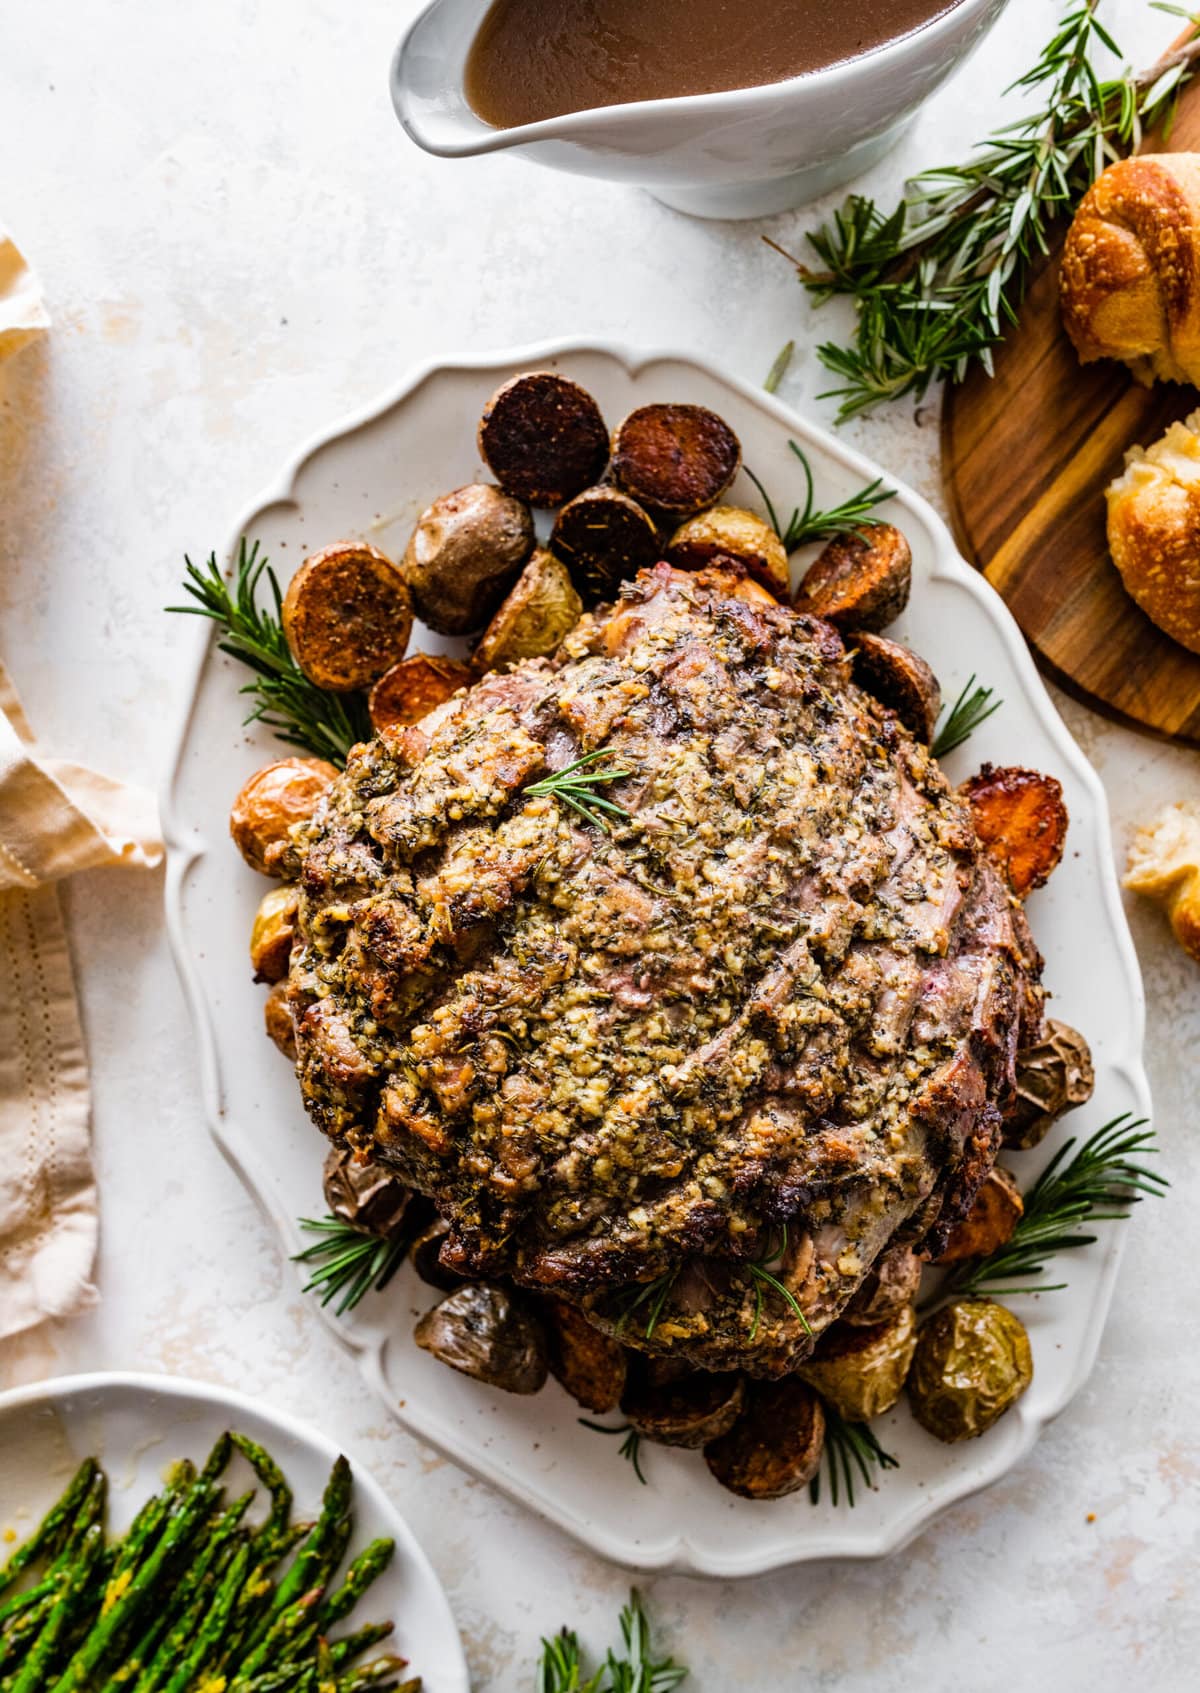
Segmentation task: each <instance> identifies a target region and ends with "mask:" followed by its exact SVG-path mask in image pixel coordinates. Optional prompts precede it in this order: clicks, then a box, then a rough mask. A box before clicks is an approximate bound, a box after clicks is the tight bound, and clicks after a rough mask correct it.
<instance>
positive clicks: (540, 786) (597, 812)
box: [525, 747, 632, 834]
mask: <svg viewBox="0 0 1200 1693" xmlns="http://www.w3.org/2000/svg"><path fill="white" fill-rule="evenodd" d="M608 756H609V749H608V747H600V748H598V749H597V751H595V752H588V753H584V755H583V757H582V758H577V759H575V760H574V762H573V763H571V764H566V765H564V766H563V768H562V769H561V770H556V771H555V772H554V774H553V775H551V776H543V777H542V779H541V781H540V782H531V783H530V784H529V786H528V787H527V788H526V789H525V792H526V793H527V794H536V795H538V796H546V797H550V798H553V799H556V800H558V802H559V804H560V805H565V806H569V807H570V809H571V810H572V811H574V812H575V813H577V815H578V816H580V817H582V818H583V820H584V822H585V823H594V824H595V826H596V827H597V828H598V829H603V830H604V832H605V834H610V833H611V825H610V824H609V821H608V818H609V817H618V818H620V820H621V821H622V822H627V821H628V820H629V813H628V812H627V811H626V809H625V807H624V806H623V805H618V804H617V802H616V800H612V799H606V798H605V797H604V796H603V795H602V794H598V793H597V792H596V789H597V788H598V787H600V786H601V784H602V783H605V782H619V781H621V779H622V778H623V777H625V776H629V775H632V771H629V770H621V769H620V768H619V767H618V766H616V765H612V764H601V763H600V762H599V761H600V760H601V759H604V758H607V757H608ZM606 814H607V815H606Z"/></svg>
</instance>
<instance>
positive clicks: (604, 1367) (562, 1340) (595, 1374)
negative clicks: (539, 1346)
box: [542, 1299, 625, 1411]
mask: <svg viewBox="0 0 1200 1693" xmlns="http://www.w3.org/2000/svg"><path fill="white" fill-rule="evenodd" d="M542 1315H543V1318H544V1319H545V1325H546V1362H547V1364H549V1366H550V1374H551V1375H552V1376H553V1377H554V1378H555V1380H556V1381H559V1382H561V1383H562V1385H563V1387H565V1388H566V1390H567V1392H568V1393H569V1394H570V1395H571V1397H572V1399H574V1400H575V1401H576V1402H577V1403H578V1404H580V1405H582V1406H583V1408H584V1410H585V1411H615V1410H616V1408H617V1406H618V1405H619V1404H620V1403H621V1395H622V1393H623V1392H624V1391H625V1348H624V1347H623V1346H621V1345H619V1344H618V1342H617V1341H615V1340H613V1339H612V1338H611V1337H610V1336H609V1335H606V1334H601V1333H600V1330H599V1329H597V1328H593V1327H592V1325H591V1323H589V1322H588V1320H587V1318H586V1317H585V1316H584V1314H583V1312H582V1311H581V1310H580V1309H579V1307H578V1306H576V1305H569V1304H568V1303H567V1301H566V1300H565V1299H545V1300H543V1301H542Z"/></svg>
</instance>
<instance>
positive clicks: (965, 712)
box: [929, 673, 1004, 758]
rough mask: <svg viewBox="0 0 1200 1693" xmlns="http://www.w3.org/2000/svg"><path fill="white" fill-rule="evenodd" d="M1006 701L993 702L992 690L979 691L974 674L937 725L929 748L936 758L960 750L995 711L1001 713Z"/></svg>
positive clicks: (982, 689) (981, 689) (980, 689)
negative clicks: (957, 748)
mask: <svg viewBox="0 0 1200 1693" xmlns="http://www.w3.org/2000/svg"><path fill="white" fill-rule="evenodd" d="M1003 704H1004V701H1003V700H994V699H993V698H992V689H991V688H977V687H976V686H975V676H974V673H972V675H971V676H970V678H969V679H968V681H967V683H966V685H965V686H964V688H963V691H962V693H961V694H959V696H958V698H957V699H956V700H955V702H954V704H953V705H952V706H950V707H949V708H948V709H947V711H946V712H945V714H944V716H943V718H942V721H941V722H940V723H939V724H938V729H937V734H936V735H935V736H934V737H933V745H932V746H931V747H930V749H929V750H930V752H932V754H933V756H934V757H935V758H945V756H946V754H947V753H951V752H953V751H954V749H955V747H961V746H962V744H963V742H964V741H965V740H967V739H969V737H970V736H971V735H973V734H974V733H975V731H976V729H978V728H979V725H980V724H981V723H986V722H987V720H988V718H989V717H990V716H991V715H992V713H993V712H994V711H999V709H1000V707H1001V706H1002V705H1003Z"/></svg>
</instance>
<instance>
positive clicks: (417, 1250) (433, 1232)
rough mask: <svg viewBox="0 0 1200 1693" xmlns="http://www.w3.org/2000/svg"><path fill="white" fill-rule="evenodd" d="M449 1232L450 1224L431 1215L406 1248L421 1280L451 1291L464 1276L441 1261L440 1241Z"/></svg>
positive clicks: (464, 1279) (459, 1283)
mask: <svg viewBox="0 0 1200 1693" xmlns="http://www.w3.org/2000/svg"><path fill="white" fill-rule="evenodd" d="M449 1232H450V1225H449V1224H448V1223H447V1222H445V1221H444V1220H443V1218H441V1217H437V1216H435V1217H432V1218H431V1219H430V1220H429V1222H427V1223H426V1224H425V1226H424V1228H422V1229H421V1230H420V1231H419V1233H417V1234H416V1235H414V1236H413V1242H412V1245H411V1246H410V1247H409V1249H408V1256H409V1261H410V1262H411V1264H412V1267H413V1269H414V1270H415V1271H416V1272H417V1274H418V1275H419V1276H420V1278H421V1280H422V1281H423V1282H426V1283H427V1284H428V1285H429V1286H430V1287H440V1288H441V1289H442V1290H443V1292H446V1293H452V1292H453V1291H454V1289H455V1288H456V1287H461V1286H462V1285H463V1283H464V1282H465V1281H466V1279H467V1278H466V1276H460V1275H459V1274H458V1272H457V1270H451V1269H448V1268H447V1267H446V1265H445V1264H443V1263H442V1261H441V1256H440V1254H441V1250H442V1242H443V1241H444V1240H445V1238H446V1236H447V1235H448V1234H449Z"/></svg>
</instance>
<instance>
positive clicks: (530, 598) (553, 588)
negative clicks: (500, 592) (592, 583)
mask: <svg viewBox="0 0 1200 1693" xmlns="http://www.w3.org/2000/svg"><path fill="white" fill-rule="evenodd" d="M582 615H583V601H582V600H581V599H580V597H579V595H578V594H577V593H576V592H575V589H574V587H573V586H572V583H571V578H570V577H569V576H568V575H567V567H566V565H565V564H563V562H562V560H561V559H557V558H555V556H554V554H553V553H549V552H546V551H544V550H543V549H541V548H539V549H538V551H537V552H536V553H534V555H533V557H532V558H531V559H530V561H529V563H528V564H527V565H526V566H525V568H524V570H523V571H522V572H521V579H520V581H519V582H518V583H517V585H516V587H515V588H514V589H513V591H512V593H511V594H510V595H509V596H508V598H507V599H506V600H505V602H504V604H503V605H502V606H501V607H500V610H499V611H498V612H497V613H496V615H495V617H493V619H492V621H491V622H490V623H489V624H488V626H487V628H486V629H485V630H484V632H483V636H482V638H481V639H480V642H479V645H478V646H477V647H476V649H475V652H474V654H473V655H472V659H471V663H472V665H473V667H474V668H475V670H476V671H485V670H499V669H500V668H501V666H503V665H509V664H516V663H517V662H518V661H519V660H520V659H523V658H541V657H543V656H545V655H546V654H548V653H552V652H554V651H555V650H556V648H557V647H558V644H559V642H560V641H561V640H562V639H563V637H564V636H565V635H567V634H569V633H570V631H571V630H572V629H573V628H574V627H575V625H576V624H577V623H578V622H579V619H580V617H582Z"/></svg>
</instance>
